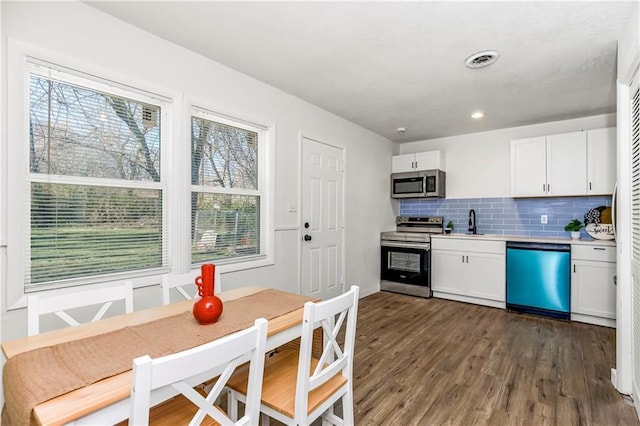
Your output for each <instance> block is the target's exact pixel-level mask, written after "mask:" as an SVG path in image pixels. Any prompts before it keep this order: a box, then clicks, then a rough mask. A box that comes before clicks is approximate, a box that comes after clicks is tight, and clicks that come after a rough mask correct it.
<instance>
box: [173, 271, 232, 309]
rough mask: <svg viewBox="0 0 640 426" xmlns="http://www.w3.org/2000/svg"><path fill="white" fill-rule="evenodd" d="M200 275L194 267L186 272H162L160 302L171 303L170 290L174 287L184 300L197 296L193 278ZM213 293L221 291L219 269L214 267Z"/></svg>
mask: <svg viewBox="0 0 640 426" xmlns="http://www.w3.org/2000/svg"><path fill="white" fill-rule="evenodd" d="M199 275H200V270H199V269H194V270H192V271H190V272H187V273H186V274H164V275H163V276H162V282H161V287H162V304H163V305H168V304H169V303H171V293H172V292H171V290H172V289H174V290H175V292H177V293H178V294H179V295H180V297H182V298H183V299H184V300H190V299H195V298H196V297H198V289H197V287H196V285H195V282H194V281H195V279H196V277H197V276H199ZM214 281H215V282H214V288H213V291H214V293H219V292H221V291H222V282H221V279H220V269H219V268H216V272H215V276H214Z"/></svg>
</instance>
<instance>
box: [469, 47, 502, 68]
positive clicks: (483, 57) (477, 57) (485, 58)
mask: <svg viewBox="0 0 640 426" xmlns="http://www.w3.org/2000/svg"><path fill="white" fill-rule="evenodd" d="M499 57H500V54H499V53H498V52H496V51H495V50H483V51H480V52H476V53H474V54H473V55H471V56H469V57H468V58H467V59H465V61H464V64H465V65H466V66H467V68H472V69H476V68H484V67H488V66H489V65H491V64H492V63H494V62H495V61H497V60H498V58H499Z"/></svg>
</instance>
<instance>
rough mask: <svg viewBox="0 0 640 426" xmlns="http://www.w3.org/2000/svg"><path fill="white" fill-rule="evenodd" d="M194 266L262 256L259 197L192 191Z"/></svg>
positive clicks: (192, 249)
mask: <svg viewBox="0 0 640 426" xmlns="http://www.w3.org/2000/svg"><path fill="white" fill-rule="evenodd" d="M191 200H192V209H191V216H192V222H191V223H192V229H191V255H192V256H191V260H192V263H198V262H204V261H208V260H215V259H227V258H232V257H238V256H247V255H253V254H259V253H260V223H259V222H260V198H259V197H257V196H247V195H229V194H209V193H198V192H193V193H192V194H191Z"/></svg>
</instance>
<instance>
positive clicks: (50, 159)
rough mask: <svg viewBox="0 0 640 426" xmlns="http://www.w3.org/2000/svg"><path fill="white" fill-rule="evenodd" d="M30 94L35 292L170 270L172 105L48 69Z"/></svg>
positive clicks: (29, 245)
mask: <svg viewBox="0 0 640 426" xmlns="http://www.w3.org/2000/svg"><path fill="white" fill-rule="evenodd" d="M28 91H29V99H28V136H27V137H25V139H26V141H25V145H26V146H28V154H27V155H28V164H26V165H25V167H27V168H28V170H27V171H26V176H27V179H26V180H27V182H26V186H27V187H26V188H25V191H27V192H28V200H27V204H28V211H29V215H28V216H29V217H28V224H27V226H28V232H25V244H24V245H25V247H26V250H24V253H25V268H24V269H25V277H24V283H25V291H29V290H33V289H35V288H42V287H51V286H60V285H73V284H76V283H82V279H86V278H87V277H96V276H104V275H106V274H117V273H127V272H131V271H140V270H145V269H151V268H160V267H163V266H166V264H167V259H166V256H165V253H166V250H165V237H164V235H165V232H166V230H165V226H164V225H163V224H164V223H165V221H164V216H165V215H164V211H165V202H164V197H165V194H164V193H165V185H164V178H163V171H162V166H161V164H162V162H161V151H162V149H161V148H162V143H161V141H162V133H163V132H162V128H163V123H162V116H163V114H162V112H163V111H162V105H163V104H162V102H159V101H158V100H155V99H153V98H150V97H147V96H143V95H141V94H139V93H135V92H133V91H131V92H130V91H127V90H125V89H123V88H121V87H117V88H114V87H110V86H107V85H106V84H103V83H102V82H99V81H95V80H90V79H85V78H82V77H78V76H76V75H73V74H71V73H69V72H64V71H60V70H55V69H52V68H51V67H49V66H44V65H42V64H29V65H28ZM26 163H27V162H26Z"/></svg>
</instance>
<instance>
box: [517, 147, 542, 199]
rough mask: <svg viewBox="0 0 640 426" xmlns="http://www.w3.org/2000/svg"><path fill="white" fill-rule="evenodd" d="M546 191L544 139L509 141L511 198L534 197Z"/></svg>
mask: <svg viewBox="0 0 640 426" xmlns="http://www.w3.org/2000/svg"><path fill="white" fill-rule="evenodd" d="M546 190H547V141H546V138H545V137H544V136H543V137H540V138H528V139H518V140H514V141H511V196H513V197H536V196H540V195H546Z"/></svg>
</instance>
